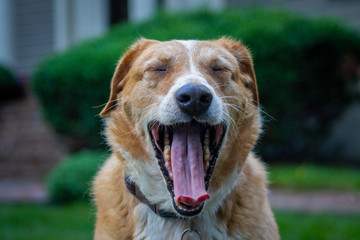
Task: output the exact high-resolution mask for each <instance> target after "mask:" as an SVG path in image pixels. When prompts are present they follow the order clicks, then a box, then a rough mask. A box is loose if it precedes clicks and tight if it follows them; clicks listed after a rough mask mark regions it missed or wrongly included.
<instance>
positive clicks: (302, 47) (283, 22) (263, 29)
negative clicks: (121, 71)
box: [34, 9, 360, 158]
mask: <svg viewBox="0 0 360 240" xmlns="http://www.w3.org/2000/svg"><path fill="white" fill-rule="evenodd" d="M223 35H228V36H232V37H234V38H235V39H240V40H242V41H243V42H244V43H245V45H247V46H248V47H249V48H250V50H251V52H252V54H253V56H254V60H255V70H256V74H257V79H258V85H259V91H260V102H261V104H262V106H263V109H264V111H266V112H267V113H268V114H269V115H271V116H272V117H273V118H275V120H274V121H271V122H268V123H267V124H266V127H265V134H264V135H263V137H262V141H261V143H260V145H259V148H258V151H260V153H261V154H263V155H265V157H266V158H278V157H279V156H282V157H283V158H284V157H285V158H288V157H294V156H295V157H304V156H306V155H310V156H315V155H314V153H315V154H317V153H319V151H317V150H316V149H318V148H319V145H320V143H321V142H322V140H323V139H324V138H325V137H326V134H327V132H328V130H329V126H330V124H331V123H332V121H333V120H334V119H335V118H336V117H337V116H338V115H339V114H341V112H342V110H343V109H344V107H345V106H346V104H348V103H349V101H351V97H350V94H347V92H346V89H347V84H348V83H349V82H351V81H353V80H354V79H355V73H348V72H347V73H345V74H344V73H342V72H341V71H339V69H341V67H342V64H343V63H344V59H345V58H347V57H348V56H355V58H359V55H360V38H359V34H357V33H356V32H355V31H353V30H351V29H349V28H347V27H346V26H343V25H342V24H340V23H338V22H337V21H334V20H329V19H308V18H304V17H302V16H299V15H296V14H294V13H290V12H285V11H266V10H259V9H255V10H244V11H225V12H221V13H210V12H194V13H189V14H184V15H166V14H160V15H158V16H157V17H155V18H154V19H153V20H151V21H147V22H144V23H140V24H133V23H125V24H120V25H118V26H116V27H114V28H113V29H112V30H111V31H110V32H109V33H108V34H107V35H105V36H104V37H102V38H98V39H95V40H92V41H90V42H87V43H84V44H82V45H79V46H77V47H75V48H73V49H71V50H69V51H66V52H64V53H62V54H59V55H56V56H54V57H53V58H51V59H49V60H47V61H46V62H44V63H43V64H42V65H41V66H40V67H39V69H38V71H37V72H36V74H35V76H34V87H35V90H36V92H37V94H38V96H39V99H40V101H41V104H42V106H43V113H44V116H45V117H46V119H48V120H49V122H50V123H51V124H52V125H53V126H54V128H55V129H56V130H57V131H58V132H59V133H62V134H66V135H72V136H77V137H80V138H81V139H83V140H84V141H88V143H89V144H90V145H92V146H98V145H99V143H101V142H102V139H101V136H100V134H99V132H100V131H101V130H100V129H101V123H100V121H99V119H98V118H97V117H96V116H97V114H98V113H99V112H100V110H101V107H96V106H99V105H101V104H104V103H106V101H107V99H108V95H109V85H110V79H111V76H112V73H113V70H114V68H115V65H116V62H117V60H118V59H119V57H120V56H121V55H122V54H123V53H124V52H125V51H126V49H127V47H128V46H129V45H131V43H133V42H134V41H135V40H136V39H137V38H139V37H140V36H143V37H146V38H153V39H158V40H168V39H215V38H219V37H221V36H223ZM266 118H267V117H266V116H265V119H266Z"/></svg>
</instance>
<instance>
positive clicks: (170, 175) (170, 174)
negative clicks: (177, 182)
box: [169, 172, 173, 180]
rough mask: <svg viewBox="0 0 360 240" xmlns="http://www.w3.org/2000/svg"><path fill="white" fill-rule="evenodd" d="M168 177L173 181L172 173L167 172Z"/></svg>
mask: <svg viewBox="0 0 360 240" xmlns="http://www.w3.org/2000/svg"><path fill="white" fill-rule="evenodd" d="M169 177H170V179H171V180H172V179H173V174H172V172H169Z"/></svg>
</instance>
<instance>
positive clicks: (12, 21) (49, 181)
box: [0, 0, 360, 240]
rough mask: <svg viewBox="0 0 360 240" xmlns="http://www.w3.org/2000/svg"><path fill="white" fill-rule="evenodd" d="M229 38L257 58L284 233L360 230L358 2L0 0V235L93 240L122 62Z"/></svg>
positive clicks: (355, 234)
mask: <svg viewBox="0 0 360 240" xmlns="http://www.w3.org/2000/svg"><path fill="white" fill-rule="evenodd" d="M221 36H231V37H233V38H234V39H237V40H241V41H242V42H243V43H244V44H245V45H246V46H247V47H248V48H249V49H250V51H251V53H252V55H253V58H254V63H255V71H256V75H257V81H258V86H259V94H260V103H261V109H260V110H261V113H262V116H263V120H264V132H263V134H262V136H261V137H260V139H259V143H258V145H257V146H256V149H255V152H256V153H257V154H258V155H259V156H261V158H262V160H263V161H264V162H265V163H266V165H267V166H268V172H269V178H270V187H271V191H270V200H271V204H272V206H273V208H274V209H275V215H276V219H277V221H278V223H279V227H280V232H281V235H282V237H283V239H317V240H319V239H360V224H359V223H360V124H359V123H360V98H359V97H360V1H358V0H342V1H340V0H182V1H176V0H0V239H27V240H29V239H64V238H65V239H91V238H92V233H93V225H94V218H95V209H94V207H93V206H92V204H91V200H89V199H90V198H91V190H90V187H91V180H92V178H93V176H94V175H95V173H96V171H97V170H98V169H99V167H100V166H101V164H102V163H103V161H104V160H105V159H106V157H107V156H108V154H109V152H108V151H107V150H108V149H107V147H106V141H105V139H104V137H103V136H102V134H101V131H102V122H101V119H100V118H99V117H98V113H99V112H100V111H101V109H102V107H103V106H104V104H105V103H106V101H107V99H108V94H109V86H110V80H111V77H112V73H113V71H114V69H115V66H116V63H117V60H118V59H119V58H120V56H121V55H122V54H123V53H124V52H125V51H126V49H127V48H128V47H129V46H130V45H131V44H132V43H133V42H134V41H135V40H136V39H137V38H139V37H146V38H153V39H158V40H169V39H216V38H219V37H221Z"/></svg>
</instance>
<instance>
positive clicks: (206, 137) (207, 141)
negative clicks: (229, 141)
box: [204, 128, 209, 146]
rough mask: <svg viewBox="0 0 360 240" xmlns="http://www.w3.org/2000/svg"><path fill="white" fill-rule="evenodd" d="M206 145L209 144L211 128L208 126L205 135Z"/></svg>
mask: <svg viewBox="0 0 360 240" xmlns="http://www.w3.org/2000/svg"><path fill="white" fill-rule="evenodd" d="M204 146H209V129H208V128H207V129H206V131H205V135H204Z"/></svg>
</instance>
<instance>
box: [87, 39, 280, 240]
mask: <svg viewBox="0 0 360 240" xmlns="http://www.w3.org/2000/svg"><path fill="white" fill-rule="evenodd" d="M100 116H103V117H104V122H105V126H106V127H105V135H106V137H107V141H108V144H109V146H110V147H111V150H112V155H111V156H110V158H109V159H108V160H107V161H106V162H105V163H104V165H103V166H102V168H101V169H100V171H99V172H98V174H97V176H96V178H95V180H94V186H93V190H94V196H95V203H96V207H97V219H96V230H95V240H105V239H106V240H110V239H111V240H115V239H117V240H120V239H143V240H145V239H146V240H147V239H242V240H245V239H256V240H261V239H268V240H276V239H279V238H280V237H279V234H278V228H277V224H276V222H275V219H274V216H273V213H272V210H271V208H270V204H269V201H268V197H267V183H266V171H265V169H264V166H263V164H262V163H261V162H260V161H259V160H258V159H257V158H256V156H255V155H254V154H253V152H252V149H253V148H254V145H255V143H256V141H257V138H258V136H259V133H260V131H261V117H260V114H259V97H258V90H257V83H256V78H255V73H254V69H253V62H252V58H251V55H250V53H249V51H248V50H247V49H246V47H245V46H243V45H242V43H241V42H238V41H235V40H232V39H231V38H228V37H222V38H220V39H217V40H209V41H197V40H172V41H165V42H161V41H156V40H149V39H145V38H142V39H139V40H138V41H137V42H136V43H134V44H133V45H132V46H131V47H130V49H129V50H128V51H127V52H126V53H125V54H124V56H123V57H122V58H121V59H120V61H119V63H118V65H117V67H116V70H115V73H114V75H113V78H112V82H111V91H110V98H109V101H108V102H107V104H106V106H105V107H104V109H103V110H102V112H101V113H100Z"/></svg>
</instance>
